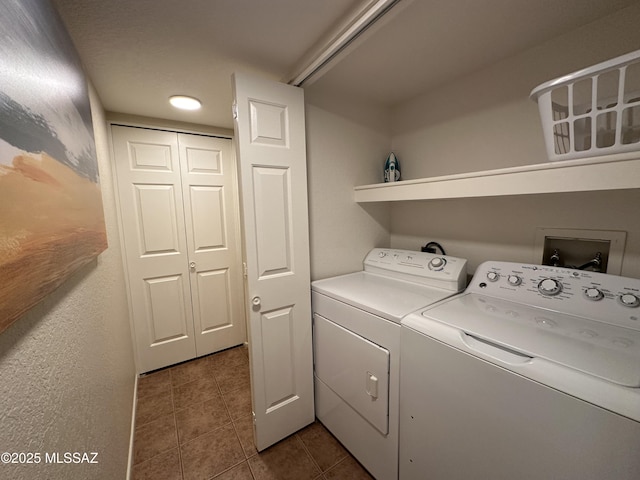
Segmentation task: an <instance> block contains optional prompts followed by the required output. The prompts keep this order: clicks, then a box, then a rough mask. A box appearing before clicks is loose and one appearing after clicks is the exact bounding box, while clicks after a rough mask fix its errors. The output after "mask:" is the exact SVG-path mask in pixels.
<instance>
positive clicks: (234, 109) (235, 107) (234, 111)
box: [231, 102, 238, 120]
mask: <svg viewBox="0 0 640 480" xmlns="http://www.w3.org/2000/svg"><path fill="white" fill-rule="evenodd" d="M231 113H232V114H233V119H234V120H237V119H238V104H237V103H236V102H233V105H231Z"/></svg>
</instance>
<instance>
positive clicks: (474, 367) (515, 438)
mask: <svg viewBox="0 0 640 480" xmlns="http://www.w3.org/2000/svg"><path fill="white" fill-rule="evenodd" d="M400 395H401V404H400V411H401V415H400V432H401V434H400V478H401V479H402V480H422V479H424V478H429V479H433V480H458V479H460V480H462V479H469V478H491V479H495V480H499V479H515V478H517V479H521V480H540V479H550V478H557V479H563V480H603V479H616V480H637V479H639V478H640V279H632V278H624V277H618V276H614V275H606V274H602V273H594V272H586V271H580V270H573V269H568V268H558V267H548V266H540V265H529V264H517V263H507V262H486V263H484V264H482V265H481V266H480V267H478V270H477V271H476V274H475V276H474V278H473V280H472V281H471V283H470V285H469V287H468V288H467V290H466V291H465V292H464V293H463V294H461V295H458V296H456V297H454V298H450V299H447V300H445V301H443V302H441V303H439V304H438V305H435V306H432V307H429V308H427V309H425V310H424V311H423V312H415V313H413V314H411V315H408V316H407V317H405V318H404V319H403V322H402V368H401V393H400Z"/></svg>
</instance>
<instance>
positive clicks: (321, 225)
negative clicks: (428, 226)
mask: <svg viewBox="0 0 640 480" xmlns="http://www.w3.org/2000/svg"><path fill="white" fill-rule="evenodd" d="M305 101H306V106H305V108H306V131H307V165H308V184H309V230H310V246H311V277H312V279H314V280H315V279H319V278H326V277H330V276H333V275H339V274H343V273H349V272H353V271H356V270H361V269H362V261H363V260H364V257H365V255H366V254H367V252H368V251H369V250H371V249H372V248H374V247H388V246H389V220H390V219H389V206H388V205H359V204H357V203H355V202H354V201H353V187H354V186H356V185H364V184H369V183H378V182H381V181H382V171H383V166H384V161H385V159H386V157H387V155H388V154H389V145H390V143H391V136H390V130H389V116H388V112H387V111H384V110H381V109H376V108H371V107H365V106H363V105H356V104H353V103H351V102H350V101H349V100H348V99H339V98H336V97H327V96H325V95H323V94H321V93H319V92H318V91H316V90H314V88H313V87H309V88H305Z"/></svg>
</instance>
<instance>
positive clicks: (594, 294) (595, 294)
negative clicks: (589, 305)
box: [584, 287, 604, 301]
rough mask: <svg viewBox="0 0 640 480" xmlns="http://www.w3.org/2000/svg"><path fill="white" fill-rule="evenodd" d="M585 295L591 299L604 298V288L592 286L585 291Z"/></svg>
mask: <svg viewBox="0 0 640 480" xmlns="http://www.w3.org/2000/svg"><path fill="white" fill-rule="evenodd" d="M584 296H585V297H587V298H588V299H589V300H593V301H597V300H602V299H603V298H604V293H602V290H600V289H599V288H595V287H590V288H587V289H586V290H585V291H584Z"/></svg>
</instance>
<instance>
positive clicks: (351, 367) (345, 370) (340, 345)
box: [313, 314, 389, 435]
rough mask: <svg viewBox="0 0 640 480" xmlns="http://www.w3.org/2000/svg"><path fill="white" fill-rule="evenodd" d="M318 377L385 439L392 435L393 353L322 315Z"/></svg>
mask: <svg viewBox="0 0 640 480" xmlns="http://www.w3.org/2000/svg"><path fill="white" fill-rule="evenodd" d="M313 319H314V335H313V342H314V356H315V359H314V360H315V373H316V376H317V377H318V378H319V379H320V380H321V381H322V382H324V383H325V384H326V385H327V386H328V387H329V388H330V389H331V390H333V391H334V392H335V393H336V394H337V395H338V396H340V398H342V399H343V400H344V401H345V402H347V403H348V404H349V405H350V406H351V407H352V408H353V409H354V410H356V411H357V412H358V413H359V414H360V415H362V417H363V418H365V419H366V420H367V421H368V422H369V423H371V425H373V426H374V427H375V428H376V429H377V430H379V431H380V432H381V433H382V434H383V435H386V434H387V433H388V432H389V351H388V350H386V349H384V348H382V347H380V346H378V345H376V344H375V343H373V342H370V341H369V340H367V339H366V338H364V337H361V336H360V335H357V334H355V333H353V332H351V331H350V330H347V329H346V328H343V327H341V326H340V325H337V324H336V323H334V322H332V321H330V320H327V319H326V318H324V317H321V316H320V315H318V314H315V315H314V316H313Z"/></svg>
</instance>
